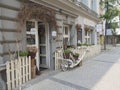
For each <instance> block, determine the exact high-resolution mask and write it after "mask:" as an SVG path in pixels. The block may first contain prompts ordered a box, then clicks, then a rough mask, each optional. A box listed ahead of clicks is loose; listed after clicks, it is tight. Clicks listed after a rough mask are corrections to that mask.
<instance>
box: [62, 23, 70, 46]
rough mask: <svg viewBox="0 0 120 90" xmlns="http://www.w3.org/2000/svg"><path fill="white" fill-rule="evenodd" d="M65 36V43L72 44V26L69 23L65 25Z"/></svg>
mask: <svg viewBox="0 0 120 90" xmlns="http://www.w3.org/2000/svg"><path fill="white" fill-rule="evenodd" d="M63 37H64V40H63V44H64V45H69V44H70V26H69V25H64V27H63Z"/></svg>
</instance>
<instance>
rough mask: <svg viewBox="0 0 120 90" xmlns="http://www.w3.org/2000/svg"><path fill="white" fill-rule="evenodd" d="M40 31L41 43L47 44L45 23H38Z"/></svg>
mask: <svg viewBox="0 0 120 90" xmlns="http://www.w3.org/2000/svg"><path fill="white" fill-rule="evenodd" d="M38 33H39V43H40V44H45V41H46V37H45V25H43V24H41V23H38Z"/></svg>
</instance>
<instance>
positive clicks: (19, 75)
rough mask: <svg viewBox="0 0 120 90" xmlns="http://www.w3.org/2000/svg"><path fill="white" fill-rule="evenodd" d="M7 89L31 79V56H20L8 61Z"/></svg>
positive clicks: (10, 89)
mask: <svg viewBox="0 0 120 90" xmlns="http://www.w3.org/2000/svg"><path fill="white" fill-rule="evenodd" d="M6 74H7V89H8V90H13V89H14V88H16V87H18V86H21V85H22V84H23V83H25V82H27V81H29V80H31V58H30V57H19V59H16V60H11V61H9V62H7V63H6Z"/></svg>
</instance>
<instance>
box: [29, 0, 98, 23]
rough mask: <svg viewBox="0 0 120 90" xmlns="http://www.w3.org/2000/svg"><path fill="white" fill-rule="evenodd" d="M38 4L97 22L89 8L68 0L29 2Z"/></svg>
mask: <svg viewBox="0 0 120 90" xmlns="http://www.w3.org/2000/svg"><path fill="white" fill-rule="evenodd" d="M30 1H33V2H36V3H38V4H43V5H46V6H48V7H50V8H53V9H55V10H57V11H59V12H63V13H68V14H70V15H72V16H74V17H77V16H82V17H87V18H88V19H90V20H93V21H95V22H97V21H98V20H99V18H98V15H97V14H96V15H95V13H94V12H92V11H91V10H90V9H89V8H84V7H82V6H81V5H79V6H78V5H76V4H75V3H73V2H70V1H68V0H30Z"/></svg>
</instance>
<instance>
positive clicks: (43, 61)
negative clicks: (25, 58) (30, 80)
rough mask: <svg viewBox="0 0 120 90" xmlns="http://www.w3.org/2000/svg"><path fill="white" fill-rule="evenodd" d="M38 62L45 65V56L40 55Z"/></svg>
mask: <svg viewBox="0 0 120 90" xmlns="http://www.w3.org/2000/svg"><path fill="white" fill-rule="evenodd" d="M40 64H44V65H46V57H42V56H40Z"/></svg>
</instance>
